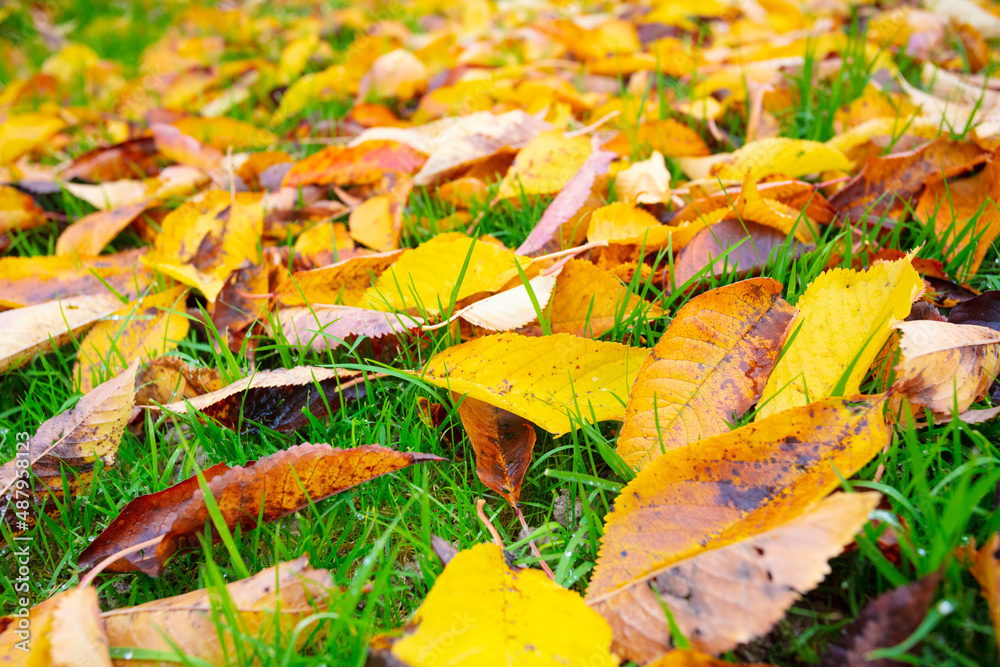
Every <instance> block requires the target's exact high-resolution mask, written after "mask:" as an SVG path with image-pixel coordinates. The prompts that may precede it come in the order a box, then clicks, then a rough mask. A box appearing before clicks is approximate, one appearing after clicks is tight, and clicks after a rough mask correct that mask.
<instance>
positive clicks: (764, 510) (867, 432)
mask: <svg viewBox="0 0 1000 667" xmlns="http://www.w3.org/2000/svg"><path fill="white" fill-rule="evenodd" d="M884 404H885V396H884V395H880V396H859V397H855V398H852V399H843V398H830V399H826V400H824V401H820V402H817V403H810V404H809V405H806V406H803V407H799V408H791V409H789V410H786V411H785V412H782V413H780V414H779V415H775V416H773V417H769V418H767V419H763V420H759V421H757V422H754V423H752V424H748V425H746V426H743V427H741V428H738V429H736V430H734V431H731V432H729V433H725V434H722V435H717V436H714V437H711V438H706V439H704V440H700V441H698V442H697V443H694V444H693V445H690V446H687V447H681V448H678V449H671V450H668V451H666V452H664V453H663V454H661V455H660V456H659V457H657V458H656V459H655V460H654V461H653V462H652V463H651V464H650V465H649V467H647V468H646V469H644V470H642V471H641V472H639V474H638V475H637V476H636V478H635V479H634V480H632V481H631V482H630V483H629V484H628V486H626V487H625V488H624V489H623V490H622V492H621V493H620V494H619V496H618V498H617V500H616V502H615V509H614V511H613V512H612V513H611V514H609V515H608V517H607V519H606V520H605V525H604V539H603V541H602V543H601V552H600V554H599V556H598V562H597V565H596V567H595V568H594V575H593V577H592V578H591V580H590V586H589V588H588V589H587V599H588V600H597V599H598V598H600V599H602V600H606V601H608V602H609V603H610V602H613V599H614V598H615V597H616V595H619V594H621V595H622V599H623V600H624V599H627V598H628V596H629V591H630V590H631V588H633V587H634V586H635V585H636V584H637V583H642V582H645V581H646V580H647V579H648V578H649V577H650V576H654V575H655V574H657V573H659V572H661V571H665V570H666V569H667V568H669V567H670V566H672V565H674V564H676V563H679V562H680V561H682V560H685V559H687V558H691V557H692V556H695V555H697V554H700V553H703V552H705V551H707V550H710V549H717V548H720V547H724V546H726V545H729V544H734V543H736V542H739V541H740V540H742V539H744V538H746V537H748V536H750V535H756V534H759V533H761V532H764V531H765V530H770V529H771V528H774V527H776V526H778V525H779V524H781V523H784V521H786V520H788V519H791V518H792V517H793V516H796V515H798V514H801V513H802V512H803V511H804V510H805V509H806V508H807V507H809V506H810V505H811V504H812V503H814V502H816V501H817V500H819V499H820V498H823V497H824V496H826V495H827V494H828V493H830V492H831V491H833V490H834V489H836V488H838V487H839V486H840V480H841V476H843V477H844V478H848V477H850V476H851V475H853V474H854V473H855V472H857V471H858V470H859V469H861V467H862V466H864V465H865V464H866V463H868V462H869V461H870V460H871V459H872V458H873V457H875V455H876V454H878V452H879V451H880V450H881V449H882V447H883V446H885V444H886V443H887V442H888V438H889V433H888V429H887V427H886V423H885V419H884V418H883V417H882V408H883V406H884ZM791 460H794V461H796V464H795V465H788V462H789V461H791ZM623 604H626V603H624V602H623ZM615 606H617V605H615Z"/></svg>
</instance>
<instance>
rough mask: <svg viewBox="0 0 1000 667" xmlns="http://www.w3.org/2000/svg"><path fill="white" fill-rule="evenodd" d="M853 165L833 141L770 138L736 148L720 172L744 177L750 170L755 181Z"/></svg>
mask: <svg viewBox="0 0 1000 667" xmlns="http://www.w3.org/2000/svg"><path fill="white" fill-rule="evenodd" d="M850 168H851V161H850V160H848V159H847V158H846V157H845V156H844V154H843V153H841V152H840V151H839V150H837V149H836V148H833V146H831V145H829V144H823V143H820V142H818V141H807V140H805V139H787V138H785V137H770V138H767V139H759V140H757V141H751V142H750V143H748V144H747V145H745V146H743V148H740V149H739V150H737V151H735V152H734V153H732V154H731V155H730V156H729V157H728V158H727V160H726V162H725V163H724V164H723V165H721V166H720V167H719V168H718V171H717V172H716V173H717V175H718V176H719V177H720V178H724V179H725V178H733V179H736V178H739V179H742V178H743V177H744V176H746V173H747V171H748V170H749V171H750V174H751V176H752V177H753V178H754V180H760V179H761V178H764V177H765V176H770V175H771V174H787V175H788V176H791V177H793V178H795V177H798V176H805V175H806V174H812V173H816V172H820V171H830V170H833V169H845V170H846V169H850Z"/></svg>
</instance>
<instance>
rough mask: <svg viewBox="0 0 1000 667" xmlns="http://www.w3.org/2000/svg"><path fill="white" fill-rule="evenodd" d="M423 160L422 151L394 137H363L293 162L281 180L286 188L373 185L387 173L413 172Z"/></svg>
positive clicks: (424, 159)
mask: <svg viewBox="0 0 1000 667" xmlns="http://www.w3.org/2000/svg"><path fill="white" fill-rule="evenodd" d="M426 160H427V158H425V157H424V156H423V154H421V153H419V152H417V151H415V150H413V149H412V148H410V147H409V146H407V145H406V144H401V143H397V142H394V141H366V142H365V143H363V144H358V145H357V146H352V147H351V148H344V147H341V146H331V147H330V148H324V149H323V150H321V151H319V152H318V153H314V154H313V155H310V156H309V157H307V158H306V159H304V160H300V161H299V162H296V163H295V166H293V167H292V168H291V169H290V170H289V172H288V173H287V174H285V179H284V181H282V183H281V184H282V186H283V187H286V188H298V187H301V186H304V185H339V186H345V185H372V184H375V183H378V182H379V181H381V180H382V177H383V176H384V175H385V174H386V173H390V172H395V173H399V174H412V173H414V172H416V171H417V170H418V169H420V167H422V166H423V164H424V162H425V161H426Z"/></svg>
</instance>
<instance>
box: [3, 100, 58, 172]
mask: <svg viewBox="0 0 1000 667" xmlns="http://www.w3.org/2000/svg"><path fill="white" fill-rule="evenodd" d="M66 125H67V123H66V121H65V120H63V119H62V118H60V117H59V116H57V115H54V114H50V113H44V112H36V113H25V114H19V115H16V116H13V115H9V116H7V117H6V118H5V119H4V121H3V122H2V123H0V165H5V164H10V163H11V162H14V161H16V160H17V159H18V158H19V157H21V156H22V155H25V154H27V153H29V152H30V151H33V150H35V148H37V147H39V146H41V145H43V144H44V143H45V142H46V141H48V140H49V139H51V138H52V136H53V135H54V134H56V133H57V132H60V131H62V130H63V129H64V128H65V127H66Z"/></svg>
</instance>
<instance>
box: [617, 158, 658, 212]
mask: <svg viewBox="0 0 1000 667" xmlns="http://www.w3.org/2000/svg"><path fill="white" fill-rule="evenodd" d="M615 195H616V196H617V197H618V199H619V200H620V201H623V202H627V203H629V204H661V203H665V202H667V201H669V200H670V172H669V171H667V165H666V162H665V161H664V160H663V156H662V155H661V154H660V153H658V152H655V151H654V152H653V155H652V156H650V158H649V159H648V160H643V161H641V162H636V163H635V164H633V165H632V166H630V167H629V168H628V169H625V170H623V171H620V172H618V175H617V176H615Z"/></svg>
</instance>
